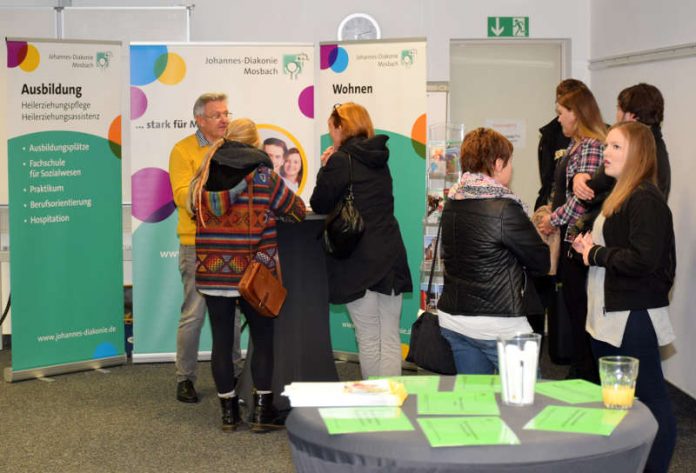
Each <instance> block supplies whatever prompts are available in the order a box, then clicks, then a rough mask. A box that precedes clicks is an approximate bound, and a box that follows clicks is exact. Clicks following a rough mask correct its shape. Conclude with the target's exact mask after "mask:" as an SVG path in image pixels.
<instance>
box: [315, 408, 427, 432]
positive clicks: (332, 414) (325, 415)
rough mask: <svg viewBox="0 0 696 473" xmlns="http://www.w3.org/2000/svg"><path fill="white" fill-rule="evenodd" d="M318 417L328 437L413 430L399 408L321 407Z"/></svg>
mask: <svg viewBox="0 0 696 473" xmlns="http://www.w3.org/2000/svg"><path fill="white" fill-rule="evenodd" d="M319 415H321V418H322V420H323V421H324V424H325V425H326V429H327V430H328V431H329V434H330V435H336V434H356V433H363V432H398V431H409V430H414V427H413V424H411V421H410V420H408V417H406V414H404V413H403V411H402V410H401V408H400V407H322V408H320V409H319Z"/></svg>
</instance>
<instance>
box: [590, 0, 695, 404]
mask: <svg viewBox="0 0 696 473" xmlns="http://www.w3.org/2000/svg"><path fill="white" fill-rule="evenodd" d="M694 20H696V3H694V2H682V1H681V0H663V1H662V2H654V1H653V0H612V1H611V2H607V1H606V0H592V2H591V28H590V40H591V45H592V46H591V59H601V58H604V57H607V56H616V55H622V54H627V53H632V52H639V51H644V50H649V49H656V48H664V47H669V46H676V45H681V44H685V43H696V31H695V30H694V29H693V24H694ZM590 76H591V84H592V90H593V92H594V93H595V95H596V97H597V100H598V102H599V104H600V107H601V108H602V113H603V115H604V119H605V120H607V121H610V122H612V121H613V120H614V115H615V107H616V97H617V95H618V93H619V92H620V91H621V90H622V89H623V88H625V87H628V86H631V85H634V84H637V83H639V82H647V83H650V84H653V85H655V86H656V87H658V88H659V89H660V90H661V91H662V94H663V95H664V98H665V121H664V123H663V133H664V138H665V143H666V144H667V149H668V151H669V156H670V164H671V166H672V190H671V193H670V198H669V206H670V208H671V209H672V214H673V217H674V229H675V233H676V242H677V276H676V281H675V285H674V289H673V291H672V301H671V307H670V310H671V320H672V323H673V325H674V329H675V333H676V334H677V340H676V341H675V343H674V347H673V348H674V349H675V350H676V353H675V354H674V355H673V356H671V357H670V358H668V359H667V360H666V361H665V363H664V364H663V367H664V370H665V376H666V377H667V379H668V380H669V381H670V382H671V383H673V384H674V385H676V386H678V387H679V388H681V389H682V390H683V391H685V392H687V393H689V394H690V395H691V396H692V397H696V370H694V366H693V363H694V360H696V344H694V343H693V340H695V339H696V314H694V313H693V312H694V311H693V308H694V307H696V291H694V282H695V281H696V247H695V246H694V242H695V241H696V221H695V220H694V217H693V216H694V211H693V203H694V202H696V186H694V182H693V176H694V175H696V148H695V147H694V146H693V135H694V110H696V93H695V92H694V90H695V89H694V78H696V57H690V58H682V59H674V60H666V61H658V62H651V63H645V64H636V65H630V66H620V67H612V68H606V69H600V70H593V71H592V72H591V74H590Z"/></svg>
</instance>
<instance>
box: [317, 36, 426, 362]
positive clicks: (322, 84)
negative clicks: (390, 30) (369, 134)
mask: <svg viewBox="0 0 696 473" xmlns="http://www.w3.org/2000/svg"><path fill="white" fill-rule="evenodd" d="M425 51H426V43H425V40H424V39H411V40H408V39H406V40H393V41H392V40H388V41H375V42H368V41H355V42H352V41H346V42H338V43H336V42H332V43H321V45H320V73H319V79H318V81H317V85H316V92H315V94H316V109H317V111H316V116H317V122H318V123H317V126H318V127H322V128H321V129H322V134H321V150H323V149H325V148H326V147H327V146H329V145H330V144H331V140H330V138H329V136H328V132H327V131H326V125H325V124H326V122H327V120H328V117H329V115H330V114H331V111H332V107H333V105H334V104H337V103H343V102H349V101H350V102H355V103H358V104H360V105H363V106H364V107H365V108H366V109H367V110H368V112H369V113H370V116H371V118H372V123H373V124H374V126H375V131H376V132H377V133H383V134H386V135H388V136H389V141H388V142H387V146H388V148H389V151H390V155H389V169H390V170H391V174H392V178H393V181H394V212H395V214H396V218H397V220H398V221H399V226H400V228H401V234H402V236H403V239H404V244H405V245H406V252H407V254H408V264H409V267H410V269H411V278H412V280H413V288H414V292H413V293H412V294H405V295H404V299H403V307H402V315H401V340H402V351H406V349H407V348H408V340H409V336H410V333H411V324H412V323H413V321H414V320H415V318H416V314H417V311H418V307H419V297H418V287H419V270H420V264H421V261H422V259H423V216H424V215H425V161H424V160H425V140H426V118H425V112H426V82H427V80H426V66H427V64H426V57H425ZM321 150H320V151H321ZM331 312H332V316H331V338H332V342H333V348H334V351H336V352H347V353H356V352H357V348H356V344H355V335H354V329H353V325H352V324H351V322H350V318H349V317H348V312H347V310H346V308H345V306H332V308H331Z"/></svg>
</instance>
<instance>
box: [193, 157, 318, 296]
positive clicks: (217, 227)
mask: <svg viewBox="0 0 696 473" xmlns="http://www.w3.org/2000/svg"><path fill="white" fill-rule="evenodd" d="M252 182H253V186H254V187H253V202H252V205H251V209H252V214H251V215H249V194H248V186H249V185H252ZM199 212H200V220H201V221H202V223H201V222H199V223H198V225H197V231H196V287H198V289H199V290H201V291H205V290H209V291H227V290H229V291H231V290H237V288H238V287H239V281H240V279H241V278H242V275H243V274H244V271H245V270H246V268H247V265H248V264H249V261H250V260H251V258H252V257H256V259H257V260H258V261H260V262H262V263H264V264H265V265H266V266H267V267H268V268H269V269H271V270H272V271H273V272H274V273H275V272H276V267H275V266H276V258H275V256H276V254H277V252H278V245H277V232H276V219H277V218H278V217H283V220H284V221H286V220H287V221H293V222H300V221H302V220H303V219H304V217H305V205H304V202H303V201H302V199H301V198H300V197H299V196H297V195H295V193H293V192H292V191H291V190H290V189H289V188H288V187H287V186H286V185H285V183H284V182H283V179H282V178H281V177H280V176H278V175H277V174H276V173H274V172H273V171H271V170H270V169H269V168H268V167H266V166H259V167H258V168H256V170H254V171H253V172H252V173H251V174H249V175H248V176H247V177H246V178H244V179H243V180H242V181H241V182H239V184H237V185H236V186H235V187H234V188H232V189H230V190H227V191H221V192H204V194H203V199H202V202H201V208H200V209H199ZM250 225H251V229H250V228H249V226H250Z"/></svg>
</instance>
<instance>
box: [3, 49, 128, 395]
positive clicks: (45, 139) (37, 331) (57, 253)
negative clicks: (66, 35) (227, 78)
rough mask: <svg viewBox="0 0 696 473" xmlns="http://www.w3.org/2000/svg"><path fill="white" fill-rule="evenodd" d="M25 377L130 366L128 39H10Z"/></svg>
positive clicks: (16, 322) (13, 231)
mask: <svg viewBox="0 0 696 473" xmlns="http://www.w3.org/2000/svg"><path fill="white" fill-rule="evenodd" d="M6 45H7V68H8V69H7V91H6V97H7V98H6V100H7V107H6V110H7V113H8V116H7V120H6V124H7V136H8V144H7V145H8V176H9V210H10V241H11V252H12V271H11V276H10V281H11V285H12V368H11V369H10V368H8V369H6V371H5V379H7V380H8V381H15V380H19V379H26V378H31V377H39V376H46V375H48V374H57V373H62V372H69V371H77V370H80V369H86V368H94V367H101V366H108V365H113V364H119V363H123V362H125V359H126V357H125V355H124V339H123V246H122V226H121V222H122V220H121V159H120V158H121V116H120V104H121V102H120V93H119V91H120V90H121V85H120V84H121V62H120V58H121V43H118V42H99V41H61V40H44V39H8V40H7V41H6Z"/></svg>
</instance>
